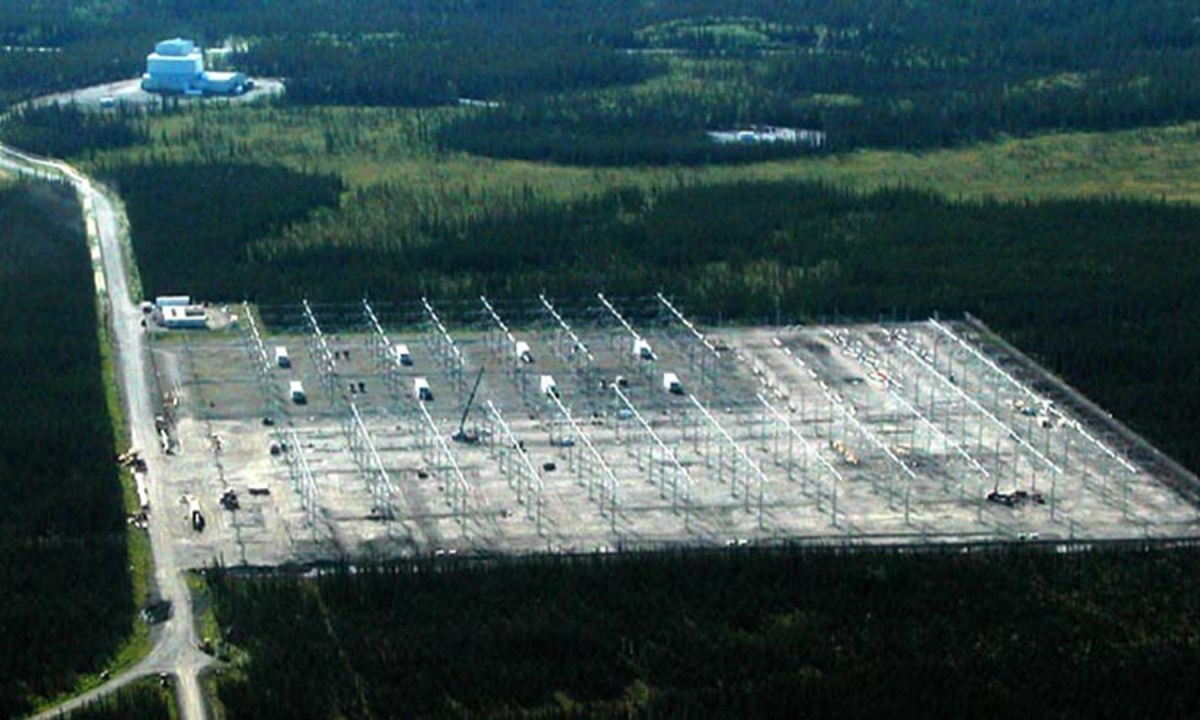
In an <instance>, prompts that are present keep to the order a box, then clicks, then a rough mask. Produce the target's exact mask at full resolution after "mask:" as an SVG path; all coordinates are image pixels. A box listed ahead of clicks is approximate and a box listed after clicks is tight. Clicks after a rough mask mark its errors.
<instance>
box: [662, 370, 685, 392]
mask: <svg viewBox="0 0 1200 720" xmlns="http://www.w3.org/2000/svg"><path fill="white" fill-rule="evenodd" d="M662 386H663V390H666V391H667V392H669V393H671V394H672V395H682V394H683V383H681V382H679V376H678V375H676V374H675V373H663V379H662Z"/></svg>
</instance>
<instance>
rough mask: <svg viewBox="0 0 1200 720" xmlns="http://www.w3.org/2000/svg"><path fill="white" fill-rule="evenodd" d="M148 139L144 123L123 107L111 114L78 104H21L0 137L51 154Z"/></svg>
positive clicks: (83, 151)
mask: <svg viewBox="0 0 1200 720" xmlns="http://www.w3.org/2000/svg"><path fill="white" fill-rule="evenodd" d="M147 139H148V135H147V133H146V130H145V127H144V126H143V125H140V124H138V123H136V122H133V118H132V117H131V116H130V114H129V111H128V110H126V109H125V108H124V107H119V108H117V109H116V110H115V111H114V112H113V113H112V114H100V113H94V112H85V111H83V110H80V109H79V108H78V107H77V106H75V105H58V104H50V105H44V106H39V107H29V106H26V107H22V108H21V109H19V110H17V111H16V112H14V113H13V114H12V115H11V116H10V117H9V118H8V119H7V120H5V122H4V124H3V125H0V140H3V141H4V142H5V143H8V144H9V145H13V146H14V147H18V148H20V149H22V150H25V151H26V152H31V153H34V154H37V155H45V156H49V157H58V158H63V157H71V156H83V155H90V154H92V153H94V152H96V151H99V150H106V149H112V148H120V147H127V146H130V145H136V144H138V143H142V142H145V141H146V140H147Z"/></svg>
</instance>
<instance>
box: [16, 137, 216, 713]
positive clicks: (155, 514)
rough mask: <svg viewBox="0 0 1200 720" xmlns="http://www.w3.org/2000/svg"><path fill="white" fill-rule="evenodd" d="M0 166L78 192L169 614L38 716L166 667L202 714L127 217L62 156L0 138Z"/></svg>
mask: <svg viewBox="0 0 1200 720" xmlns="http://www.w3.org/2000/svg"><path fill="white" fill-rule="evenodd" d="M0 166H3V167H6V168H8V169H11V170H14V171H16V172H19V173H23V174H34V175H38V176H43V177H57V178H62V179H64V180H66V181H68V182H70V183H71V184H72V185H73V186H74V187H75V190H76V192H77V193H78V195H79V199H80V204H81V206H82V208H83V213H84V223H85V227H86V229H87V236H88V246H89V249H90V252H91V256H92V261H93V267H94V269H95V278H96V291H97V293H98V294H99V295H100V296H101V301H102V304H103V307H104V308H105V315H106V316H107V317H106V318H105V319H106V320H107V321H108V323H109V327H110V329H111V338H112V341H113V344H114V347H113V350H114V355H115V358H116V367H117V379H118V382H119V384H120V388H121V395H122V401H123V403H124V406H125V414H126V417H127V419H128V423H129V427H130V432H131V435H132V437H131V443H132V447H134V448H137V449H138V450H140V451H141V452H142V455H143V457H145V458H146V459H147V463H148V465H149V473H148V481H149V485H150V492H151V508H152V511H151V514H150V542H151V548H152V551H153V554H154V565H155V577H156V580H157V582H158V588H159V592H160V594H161V595H162V598H163V599H164V600H166V601H168V602H169V603H170V604H171V608H172V613H171V617H170V618H169V619H168V620H167V621H166V622H164V623H163V624H162V625H161V626H160V627H159V628H158V630H157V632H156V638H157V640H156V642H155V644H154V647H153V649H152V650H151V651H150V653H149V655H147V656H146V658H145V659H144V660H142V661H141V662H140V663H138V664H137V665H135V666H133V667H132V668H130V669H129V670H127V671H126V672H124V673H122V674H121V675H119V676H118V677H115V678H113V679H112V680H110V681H109V682H108V683H106V684H105V685H103V686H101V687H99V688H96V689H95V690H93V691H91V692H89V693H86V694H84V695H81V696H79V697H77V698H74V699H73V700H71V701H70V702H68V703H66V704H64V705H62V706H60V707H58V708H54V709H53V710H52V711H47V712H45V713H43V714H42V715H39V716H37V717H39V718H52V717H56V716H58V714H59V713H60V712H63V711H69V710H71V709H74V708H76V707H79V706H80V705H82V704H83V703H85V702H87V701H88V700H91V699H95V698H97V697H99V696H102V695H104V694H106V693H110V692H112V691H113V690H115V689H117V688H119V687H121V686H123V685H126V684H128V683H129V682H131V681H133V680H135V679H137V678H139V677H143V676H146V675H157V674H158V673H161V672H166V673H171V674H173V675H175V676H176V678H177V681H176V694H177V696H178V701H179V709H180V717H181V718H183V719H184V720H203V719H204V718H205V717H206V710H205V705H204V698H203V694H202V692H201V690H200V684H199V678H198V676H199V673H200V672H201V671H202V670H203V669H204V668H205V667H207V666H208V665H210V664H211V663H212V659H211V658H210V657H209V656H207V655H205V654H204V653H202V652H200V650H199V649H198V648H197V637H196V630H195V623H194V622H193V613H192V601H191V595H190V593H189V592H188V589H187V585H186V583H185V580H184V575H183V571H184V570H185V568H183V567H180V566H179V564H178V562H177V561H176V556H175V552H174V548H173V546H172V544H171V538H170V533H169V532H168V523H170V522H172V521H178V518H177V517H176V516H177V515H181V513H175V512H173V508H174V507H175V498H170V497H166V496H165V491H164V490H163V488H164V487H165V484H164V483H163V482H162V481H161V480H162V475H161V473H163V472H164V471H165V469H166V463H165V462H162V455H161V450H160V448H159V444H158V438H157V436H156V434H155V428H154V415H155V400H156V398H155V397H154V395H155V391H154V390H153V387H154V385H153V383H152V380H153V378H152V376H151V373H150V370H149V361H148V353H149V348H148V346H147V343H146V338H145V334H144V330H143V329H142V326H141V320H142V313H141V309H140V308H139V306H138V304H137V303H136V302H135V301H134V299H133V298H131V296H130V289H129V279H128V275H127V273H126V268H127V267H128V264H127V263H128V261H129V259H128V258H126V257H125V254H124V248H125V247H127V244H125V243H123V242H122V236H123V234H124V232H125V229H126V228H127V227H128V224H127V221H126V219H125V215H124V209H123V208H122V207H121V206H120V204H119V202H116V201H114V200H113V199H112V198H110V196H109V195H107V194H106V193H105V192H104V190H103V189H102V188H100V187H97V186H96V185H95V184H94V183H93V182H92V181H91V179H90V178H88V177H87V176H85V175H83V174H81V173H79V172H78V171H77V170H75V169H74V168H72V167H71V166H69V165H67V164H65V163H61V162H57V161H50V160H44V159H41V158H36V157H32V156H30V155H27V154H25V153H22V152H20V151H18V150H15V149H13V148H8V147H6V146H3V145H0Z"/></svg>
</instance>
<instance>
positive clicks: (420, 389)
mask: <svg viewBox="0 0 1200 720" xmlns="http://www.w3.org/2000/svg"><path fill="white" fill-rule="evenodd" d="M413 395H416V396H417V399H418V400H420V401H421V402H433V390H431V389H430V387H429V381H428V380H426V379H425V378H423V377H419V378H415V379H414V380H413Z"/></svg>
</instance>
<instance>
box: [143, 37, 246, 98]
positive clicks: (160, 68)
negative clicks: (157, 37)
mask: <svg viewBox="0 0 1200 720" xmlns="http://www.w3.org/2000/svg"><path fill="white" fill-rule="evenodd" d="M142 89H143V90H145V91H147V92H155V93H163V94H172V95H241V94H242V93H243V92H245V91H246V90H247V89H248V85H247V83H246V75H245V74H244V73H240V72H210V71H208V70H205V69H204V53H202V52H201V51H200V48H198V47H196V43H194V42H192V41H191V40H184V39H183V38H174V39H171V40H163V41H162V42H160V43H158V44H157V45H155V46H154V52H152V53H150V54H149V55H147V56H146V73H145V74H144V75H142Z"/></svg>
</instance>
